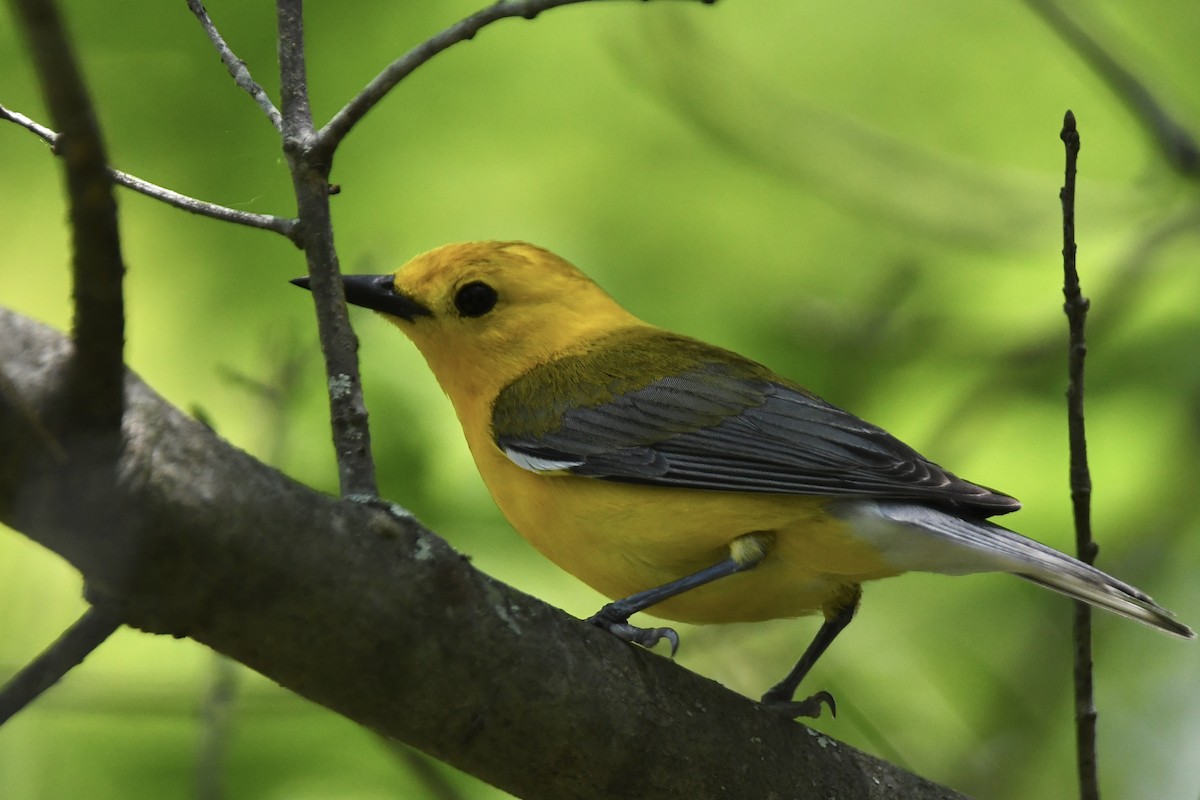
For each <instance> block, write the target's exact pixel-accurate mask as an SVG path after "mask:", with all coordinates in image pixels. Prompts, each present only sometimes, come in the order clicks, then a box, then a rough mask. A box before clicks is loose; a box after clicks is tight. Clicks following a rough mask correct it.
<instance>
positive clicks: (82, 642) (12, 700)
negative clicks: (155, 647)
mask: <svg viewBox="0 0 1200 800" xmlns="http://www.w3.org/2000/svg"><path fill="white" fill-rule="evenodd" d="M119 627H121V622H120V620H118V619H117V618H116V617H115V616H113V615H112V614H111V613H109V612H107V611H104V610H102V609H101V608H100V607H99V606H91V607H90V608H88V610H87V611H85V612H83V616H81V617H80V618H79V619H78V620H76V622H75V624H74V625H72V626H71V627H69V628H67V629H66V630H65V631H64V632H63V634H62V636H59V637H58V639H56V640H55V641H54V643H53V644H52V645H50V646H49V647H47V648H46V649H45V650H43V651H42V652H41V654H40V655H39V656H38V657H37V658H35V659H34V660H33V661H31V662H29V664H27V665H26V666H25V668H24V669H22V670H21V671H20V672H18V673H17V674H16V675H14V676H13V677H12V679H11V680H10V681H9V682H8V683H6V684H5V685H4V687H3V688H2V689H0V725H3V724H4V723H5V722H7V721H8V720H9V718H10V717H12V716H13V714H16V713H17V712H18V711H20V710H21V709H22V708H25V706H27V705H29V704H30V703H32V702H33V701H34V700H36V699H37V698H38V697H39V696H40V695H41V694H42V692H44V691H46V690H47V689H49V688H50V687H51V686H53V685H54V684H56V683H58V682H59V681H60V680H62V678H63V676H64V675H66V674H67V673H68V672H70V671H71V670H72V669H74V668H75V667H76V666H78V665H79V664H80V663H81V662H82V661H83V660H84V659H85V658H87V657H88V654H89V653H91V652H92V651H93V650H95V649H96V648H97V647H99V646H100V645H101V644H102V643H103V642H104V640H105V639H107V638H108V637H109V636H112V634H113V632H114V631H115V630H116V629H117V628H119Z"/></svg>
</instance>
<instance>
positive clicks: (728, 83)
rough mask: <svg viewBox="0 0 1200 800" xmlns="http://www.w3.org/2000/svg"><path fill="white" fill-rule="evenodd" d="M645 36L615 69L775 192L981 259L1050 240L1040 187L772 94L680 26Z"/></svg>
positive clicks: (720, 47) (770, 87)
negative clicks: (800, 189)
mask: <svg viewBox="0 0 1200 800" xmlns="http://www.w3.org/2000/svg"><path fill="white" fill-rule="evenodd" d="M655 22H657V23H658V24H654V23H655ZM668 22H669V25H668ZM645 27H646V30H647V32H646V35H645V37H644V42H643V43H642V44H643V45H644V46H643V47H641V48H639V49H637V50H636V51H634V52H629V53H626V54H625V56H624V59H623V62H624V65H625V67H626V68H627V69H628V70H629V71H630V72H631V73H632V74H633V75H634V76H635V77H636V79H637V84H638V85H639V86H643V87H646V88H647V89H648V90H649V91H651V92H653V93H654V94H655V96H656V97H657V98H658V99H660V100H661V101H662V102H663V103H665V104H666V105H667V106H668V107H669V108H671V109H672V110H674V111H675V112H676V113H677V114H678V115H679V116H680V117H681V118H683V119H684V120H685V121H686V122H688V123H689V124H690V125H692V126H693V127H694V128H695V129H696V130H698V131H700V132H701V133H703V134H706V135H707V136H708V137H709V138H710V139H712V141H714V142H715V143H716V144H717V145H719V146H720V147H722V148H723V149H725V150H726V151H727V152H729V153H731V154H732V155H734V156H736V157H738V158H739V159H741V160H743V161H745V162H746V163H748V164H749V165H750V166H751V167H753V168H755V169H757V170H759V171H760V172H761V173H763V174H764V175H768V176H770V177H771V178H772V179H773V180H781V179H782V180H783V181H785V182H790V183H792V184H797V185H801V186H806V187H812V188H813V190H814V191H815V192H817V193H818V194H820V195H822V196H824V197H826V198H828V199H829V200H831V201H833V202H835V203H837V204H838V205H840V206H842V207H844V208H847V209H848V210H850V211H851V212H852V213H854V214H856V215H859V216H862V217H864V218H867V219H869V220H870V221H871V224H878V222H879V221H880V220H881V219H882V220H886V221H888V222H890V223H891V224H893V225H895V226H897V227H901V228H903V229H904V230H905V231H906V232H907V233H910V234H911V233H912V232H913V231H914V230H915V231H917V232H920V233H923V234H924V235H926V236H930V237H933V238H935V239H937V240H938V241H948V242H955V243H960V244H965V245H967V246H970V247H974V248H979V249H983V250H997V249H1000V250H1006V249H1014V248H1019V247H1022V246H1029V245H1031V244H1033V243H1036V242H1038V241H1039V239H1040V238H1041V235H1042V234H1048V233H1049V232H1050V231H1051V230H1052V228H1051V227H1050V224H1049V223H1048V222H1047V220H1046V216H1045V214H1044V212H1043V210H1042V208H1041V206H1040V204H1039V199H1038V190H1039V187H1040V186H1041V185H1042V181H1041V178H1040V176H1033V175H1019V174H1015V172H1014V170H1012V169H1011V168H998V167H996V166H995V165H991V164H987V163H984V162H981V161H971V160H969V159H966V158H961V157H955V156H954V155H952V154H950V153H946V152H938V151H935V150H933V149H931V148H929V147H926V146H923V145H920V144H918V143H915V142H910V141H906V140H905V139H903V138H902V137H899V136H896V135H895V134H893V133H890V132H887V131H884V130H880V129H878V128H875V127H872V126H871V125H870V124H869V123H866V122H864V121H861V120H856V119H852V118H850V117H846V116H842V115H839V114H835V113H833V112H829V111H824V110H821V109H818V108H816V107H814V106H812V105H810V104H809V103H807V102H806V101H805V100H804V98H803V97H802V96H800V95H798V94H797V93H795V92H793V91H791V90H790V84H784V85H782V86H781V85H779V84H780V83H781V82H780V80H779V76H778V74H777V73H771V72H767V73H766V74H765V75H764V74H760V73H758V72H756V71H754V70H752V69H751V68H750V67H749V66H748V65H747V64H746V63H744V61H743V60H741V59H739V58H738V57H737V55H735V53H734V52H732V51H731V49H730V48H729V46H728V45H726V44H724V43H722V42H720V41H713V40H710V39H707V38H705V36H704V35H703V34H701V33H700V32H699V31H698V30H696V29H694V28H693V27H691V26H689V25H688V24H687V22H686V20H685V19H682V18H680V19H671V20H669V21H668V20H663V21H655V20H651V21H648V22H646V23H645ZM647 52H649V53H653V54H654V56H655V57H654V58H646V57H645V54H646V53H647ZM914 186H919V187H920V191H919V192H918V191H913V187H914Z"/></svg>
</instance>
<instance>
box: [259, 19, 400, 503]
mask: <svg viewBox="0 0 1200 800" xmlns="http://www.w3.org/2000/svg"><path fill="white" fill-rule="evenodd" d="M276 14H277V24H278V27H279V74H280V81H279V86H280V99H281V105H282V110H283V152H284V155H285V156H286V157H287V161H288V170H289V171H290V172H291V175H292V187H293V189H294V191H295V194H296V210H297V213H298V216H299V218H300V222H301V225H300V230H301V235H302V237H303V238H302V242H301V247H302V248H303V249H304V255H305V259H306V261H307V262H308V274H309V277H310V278H311V280H312V284H311V288H312V293H313V303H314V305H315V307H316V313H317V331H318V338H319V339H320V341H321V353H322V355H323V356H324V358H325V374H326V375H327V376H328V381H329V383H328V388H329V417H330V425H331V427H332V429H333V444H334V450H335V452H336V454H337V464H338V482H339V485H340V489H341V493H342V495H344V496H345V495H365V496H370V497H375V496H378V494H379V488H378V484H377V482H376V478H375V462H374V460H373V459H372V456H371V432H370V429H369V428H368V427H367V406H366V403H365V402H364V400H363V393H362V379H361V377H360V375H359V366H358V356H357V352H358V337H357V336H355V335H354V330H353V329H352V328H351V327H350V318H349V316H348V315H347V312H346V301H345V296H344V293H343V288H342V281H341V279H340V277H339V276H340V270H339V269H338V255H337V249H336V248H335V247H334V243H333V217H332V214H331V213H330V208H329V195H330V186H329V170H330V167H331V166H332V150H328V151H318V150H316V148H315V147H314V144H315V138H316V137H315V135H314V125H313V119H312V107H311V106H310V105H309V100H308V75H307V71H306V70H307V68H306V65H305V54H304V17H303V3H302V0H277V2H276Z"/></svg>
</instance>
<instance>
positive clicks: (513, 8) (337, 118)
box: [317, 0, 716, 153]
mask: <svg viewBox="0 0 1200 800" xmlns="http://www.w3.org/2000/svg"><path fill="white" fill-rule="evenodd" d="M591 1H593V0H496V2H494V3H492V5H490V6H488V7H487V8H484V9H481V10H479V11H476V12H475V13H474V14H472V15H470V16H469V17H464V18H463V19H461V20H459V21H458V22H456V23H454V24H453V25H451V26H450V27H449V28H447V29H446V30H444V31H442V32H441V33H439V34H436V35H434V36H431V37H430V38H428V39H426V40H425V41H423V42H421V43H420V44H419V45H417V46H416V47H414V48H413V49H411V50H409V51H408V52H407V53H405V54H404V55H402V56H400V57H399V58H397V59H396V60H395V61H393V62H392V63H391V64H388V65H387V67H386V68H385V69H384V70H383V72H380V73H379V74H378V75H376V76H375V77H374V78H373V79H372V80H371V82H370V83H368V84H367V85H366V86H365V87H363V89H362V91H360V92H359V93H358V94H357V95H355V96H354V99H352V100H351V101H350V102H349V103H347V104H346V105H345V106H344V107H343V108H342V109H341V110H340V111H338V112H337V113H336V114H334V116H333V118H332V119H330V120H329V122H328V123H327V124H326V125H325V127H324V128H322V129H321V130H320V132H319V133H318V134H317V140H318V144H317V146H318V147H319V148H320V149H321V150H322V151H324V152H327V153H332V152H333V151H334V150H335V149H337V146H338V144H339V143H341V141H342V139H344V138H346V135H347V134H348V133H350V131H351V129H352V128H353V127H354V126H355V125H356V124H358V122H359V121H360V120H361V119H362V118H363V117H365V116H366V115H367V112H368V111H370V110H371V109H372V108H374V107H375V105H376V104H377V103H379V101H380V100H382V99H383V98H384V97H385V96H386V95H387V93H388V92H390V91H391V90H392V89H393V88H395V86H396V84H398V83H400V81H402V80H404V79H405V78H406V77H408V76H409V75H410V74H411V73H412V72H413V71H415V70H416V69H417V67H420V66H421V65H422V64H424V63H425V62H427V61H429V59H431V58H433V57H434V56H436V55H437V54H438V53H440V52H442V51H443V50H446V49H448V48H449V47H452V46H453V45H456V44H458V43H459V42H465V41H469V40H470V39H473V38H475V34H477V33H479V31H480V30H481V29H483V28H484V27H486V26H488V25H491V24H492V23H493V22H497V21H499V20H502V19H508V18H509V17H524V18H525V19H534V18H535V17H537V16H538V15H539V14H541V13H542V12H543V11H549V10H550V9H552V8H558V7H560V6H568V5H574V4H576V3H586V2H591ZM699 2H700V3H702V4H704V5H712V4H713V3H715V2H716V0H699Z"/></svg>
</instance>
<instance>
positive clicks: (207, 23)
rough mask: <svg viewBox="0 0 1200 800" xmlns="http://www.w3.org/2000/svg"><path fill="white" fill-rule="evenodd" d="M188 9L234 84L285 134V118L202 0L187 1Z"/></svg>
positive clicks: (276, 128)
mask: <svg viewBox="0 0 1200 800" xmlns="http://www.w3.org/2000/svg"><path fill="white" fill-rule="evenodd" d="M187 4H188V8H190V9H191V11H192V13H193V14H195V15H196V19H198V20H200V24H201V25H202V26H203V27H204V32H205V33H206V34H208V38H209V41H211V42H212V43H213V47H215V48H216V49H217V54H218V55H220V56H221V63H222V64H224V65H225V69H227V70H229V74H230V75H231V76H232V77H233V82H234V83H236V84H237V85H238V86H240V87H241V88H242V89H244V90H245V91H246V93H247V94H249V95H250V97H251V98H253V99H254V102H255V103H258V107H259V108H261V109H262V110H263V113H264V114H266V115H267V119H269V120H270V121H271V124H272V125H274V126H275V130H277V131H280V132H281V133H282V132H283V117H282V116H281V115H280V113H279V109H277V108H276V107H275V104H274V103H272V102H271V98H270V97H269V96H268V95H267V92H266V90H264V89H263V88H262V86H260V85H259V83H258V81H256V80H254V77H253V76H252V75H251V74H250V69H249V68H248V67H247V66H246V62H245V61H242V60H241V59H240V58H238V57H237V56H236V55H234V53H233V50H232V48H230V47H229V45H228V44H227V43H226V42H225V39H224V37H222V36H221V34H220V32H219V31H218V30H217V26H216V25H214V24H213V21H212V20H211V19H210V18H209V16H208V11H206V10H205V8H204V4H203V3H201V2H200V0H187Z"/></svg>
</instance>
